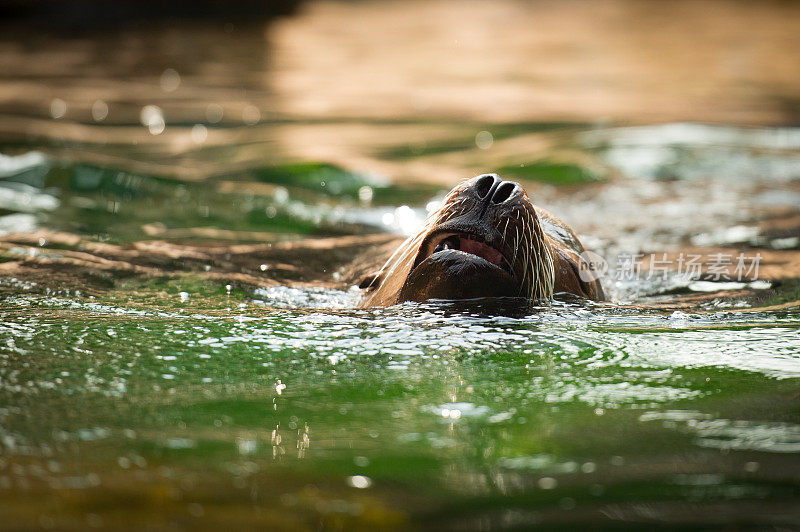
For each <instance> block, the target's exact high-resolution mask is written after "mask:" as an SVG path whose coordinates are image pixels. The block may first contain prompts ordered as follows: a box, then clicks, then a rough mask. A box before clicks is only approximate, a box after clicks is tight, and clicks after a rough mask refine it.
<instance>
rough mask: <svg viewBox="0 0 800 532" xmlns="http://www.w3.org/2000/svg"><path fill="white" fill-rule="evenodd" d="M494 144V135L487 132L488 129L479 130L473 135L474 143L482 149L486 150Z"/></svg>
mask: <svg viewBox="0 0 800 532" xmlns="http://www.w3.org/2000/svg"><path fill="white" fill-rule="evenodd" d="M492 144H494V136H493V135H492V134H491V133H489V132H488V131H479V132H478V134H477V135H475V145H476V146H477V147H478V148H480V149H482V150H488V149H489V148H491V147H492Z"/></svg>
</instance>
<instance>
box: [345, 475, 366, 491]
mask: <svg viewBox="0 0 800 532" xmlns="http://www.w3.org/2000/svg"><path fill="white" fill-rule="evenodd" d="M347 485H348V486H350V487H353V488H358V489H366V488H369V487H370V486H372V479H371V478H369V477H366V476H364V475H353V476H351V477H347Z"/></svg>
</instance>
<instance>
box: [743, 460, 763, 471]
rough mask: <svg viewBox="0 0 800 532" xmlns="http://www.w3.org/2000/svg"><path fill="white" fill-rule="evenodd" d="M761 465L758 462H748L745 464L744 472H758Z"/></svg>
mask: <svg viewBox="0 0 800 532" xmlns="http://www.w3.org/2000/svg"><path fill="white" fill-rule="evenodd" d="M759 467H760V464H759V463H758V462H747V463H745V464H744V470H745V471H747V472H748V473H755V472H756V471H758V469H759Z"/></svg>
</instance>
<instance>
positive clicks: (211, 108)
mask: <svg viewBox="0 0 800 532" xmlns="http://www.w3.org/2000/svg"><path fill="white" fill-rule="evenodd" d="M224 114H225V113H224V111H223V109H222V107H221V106H219V105H217V104H215V103H210V104H208V107H206V119H207V120H208V122H209V123H211V124H216V123H218V122H220V121H221V120H222V117H223V116H224Z"/></svg>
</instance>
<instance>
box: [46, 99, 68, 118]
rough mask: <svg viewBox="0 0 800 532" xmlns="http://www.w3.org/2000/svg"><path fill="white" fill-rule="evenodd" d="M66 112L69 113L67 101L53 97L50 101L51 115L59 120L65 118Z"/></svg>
mask: <svg viewBox="0 0 800 532" xmlns="http://www.w3.org/2000/svg"><path fill="white" fill-rule="evenodd" d="M65 114H67V102H65V101H64V100H62V99H61V98H53V100H52V101H51V102H50V116H52V117H53V118H55V119H56V120H57V119H59V118H64V115H65Z"/></svg>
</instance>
